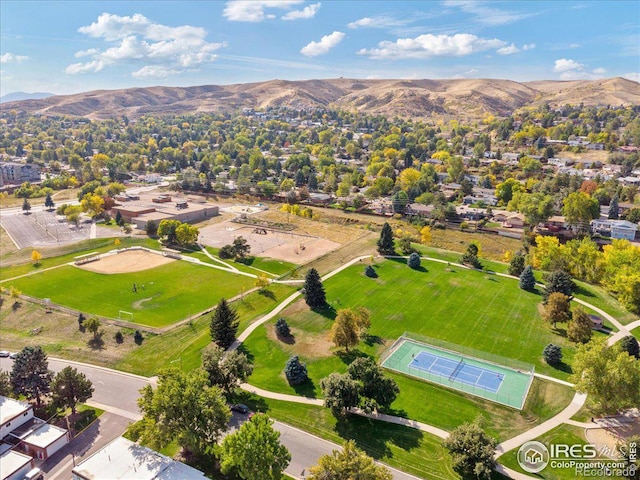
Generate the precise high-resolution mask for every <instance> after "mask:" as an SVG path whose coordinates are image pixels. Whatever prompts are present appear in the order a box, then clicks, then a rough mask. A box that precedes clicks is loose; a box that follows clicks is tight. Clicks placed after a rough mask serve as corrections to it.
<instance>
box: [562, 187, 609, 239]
mask: <svg viewBox="0 0 640 480" xmlns="http://www.w3.org/2000/svg"><path fill="white" fill-rule="evenodd" d="M562 203H563V207H562V214H563V215H564V216H565V219H566V220H567V223H568V224H569V225H572V226H573V227H574V228H576V230H578V231H585V230H588V226H589V222H591V220H593V219H595V218H598V217H599V216H600V204H599V203H598V200H596V199H595V198H591V197H590V196H589V195H588V194H586V193H584V192H573V193H570V194H569V195H567V197H566V198H565V199H564V200H563V202H562Z"/></svg>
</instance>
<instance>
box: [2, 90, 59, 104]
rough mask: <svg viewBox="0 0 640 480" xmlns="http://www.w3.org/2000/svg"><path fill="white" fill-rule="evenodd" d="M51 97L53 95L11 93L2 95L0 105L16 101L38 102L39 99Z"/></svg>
mask: <svg viewBox="0 0 640 480" xmlns="http://www.w3.org/2000/svg"><path fill="white" fill-rule="evenodd" d="M48 97H53V93H48V92H33V93H28V92H12V93H7V94H6V95H2V96H1V97H0V103H6V102H16V101H18V100H39V99H41V98H48Z"/></svg>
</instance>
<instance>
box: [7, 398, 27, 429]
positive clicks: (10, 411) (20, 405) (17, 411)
mask: <svg viewBox="0 0 640 480" xmlns="http://www.w3.org/2000/svg"><path fill="white" fill-rule="evenodd" d="M30 408H31V405H29V404H28V403H26V402H19V401H18V400H14V399H13V398H7V397H2V396H0V424H1V425H4V424H5V423H7V422H10V421H11V420H12V419H14V418H16V417H18V416H20V415H22V414H23V413H24V412H26V411H28V410H29V409H30Z"/></svg>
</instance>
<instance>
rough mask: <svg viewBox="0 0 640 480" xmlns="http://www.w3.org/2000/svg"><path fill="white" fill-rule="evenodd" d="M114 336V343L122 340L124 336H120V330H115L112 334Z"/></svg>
mask: <svg viewBox="0 0 640 480" xmlns="http://www.w3.org/2000/svg"><path fill="white" fill-rule="evenodd" d="M114 338H115V339H116V343H122V342H124V337H123V336H122V332H120V331H118V332H116V334H115V335H114Z"/></svg>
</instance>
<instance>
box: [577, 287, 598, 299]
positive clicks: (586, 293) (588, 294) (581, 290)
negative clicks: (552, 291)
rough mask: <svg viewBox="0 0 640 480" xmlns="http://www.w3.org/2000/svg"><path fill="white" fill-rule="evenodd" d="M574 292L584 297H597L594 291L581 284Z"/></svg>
mask: <svg viewBox="0 0 640 480" xmlns="http://www.w3.org/2000/svg"><path fill="white" fill-rule="evenodd" d="M573 293H574V294H575V295H582V296H584V297H591V298H594V297H595V295H594V294H593V292H590V291H589V290H587V289H586V288H584V287H582V286H581V285H576V288H574V289H573Z"/></svg>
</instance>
